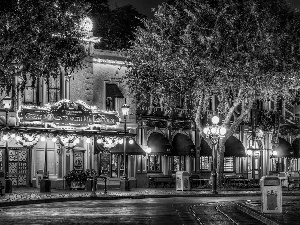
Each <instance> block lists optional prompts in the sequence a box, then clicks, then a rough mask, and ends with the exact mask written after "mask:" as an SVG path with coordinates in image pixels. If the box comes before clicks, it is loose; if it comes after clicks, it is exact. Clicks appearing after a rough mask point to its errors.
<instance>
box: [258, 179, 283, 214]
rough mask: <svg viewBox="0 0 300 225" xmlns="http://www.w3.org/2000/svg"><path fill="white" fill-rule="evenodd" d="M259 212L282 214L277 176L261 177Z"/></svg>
mask: <svg viewBox="0 0 300 225" xmlns="http://www.w3.org/2000/svg"><path fill="white" fill-rule="evenodd" d="M260 187H261V194H262V196H261V212H262V213H282V188H281V182H280V179H279V178H278V177H277V176H263V177H262V178H261V180H260Z"/></svg>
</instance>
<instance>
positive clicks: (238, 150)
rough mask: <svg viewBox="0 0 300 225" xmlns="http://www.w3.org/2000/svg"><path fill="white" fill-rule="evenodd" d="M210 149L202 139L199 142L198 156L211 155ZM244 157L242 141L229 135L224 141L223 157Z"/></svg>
mask: <svg viewBox="0 0 300 225" xmlns="http://www.w3.org/2000/svg"><path fill="white" fill-rule="evenodd" d="M211 155H212V149H211V148H210V147H209V145H208V144H207V142H206V141H205V140H204V139H202V140H201V144H200V156H211ZM232 156H234V157H246V152H245V147H244V145H243V143H242V142H241V141H240V140H239V139H237V138H236V137H234V136H230V137H229V138H228V139H227V140H226V142H225V152H224V157H232Z"/></svg>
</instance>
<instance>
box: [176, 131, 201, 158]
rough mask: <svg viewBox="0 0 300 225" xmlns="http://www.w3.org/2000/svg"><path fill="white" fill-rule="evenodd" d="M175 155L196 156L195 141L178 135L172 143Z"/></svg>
mask: <svg viewBox="0 0 300 225" xmlns="http://www.w3.org/2000/svg"><path fill="white" fill-rule="evenodd" d="M172 146H173V155H176V156H184V155H194V154H195V149H196V147H195V145H194V143H193V141H192V140H191V139H190V138H189V137H188V136H187V135H184V134H176V135H175V137H174V138H173V141H172Z"/></svg>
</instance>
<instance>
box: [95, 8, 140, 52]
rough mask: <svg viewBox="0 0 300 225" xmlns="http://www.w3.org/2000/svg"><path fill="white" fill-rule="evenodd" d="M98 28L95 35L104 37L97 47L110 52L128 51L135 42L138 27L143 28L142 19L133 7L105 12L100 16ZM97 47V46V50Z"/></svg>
mask: <svg viewBox="0 0 300 225" xmlns="http://www.w3.org/2000/svg"><path fill="white" fill-rule="evenodd" d="M97 18H98V19H97V20H98V26H97V27H96V28H95V30H94V34H95V35H97V36H100V37H102V39H101V43H99V44H97V46H101V48H104V49H109V50H113V51H115V50H119V49H127V48H129V47H130V46H131V41H132V40H134V33H135V31H136V29H137V27H139V26H142V25H143V23H142V21H141V19H142V18H145V16H144V15H142V14H140V13H139V12H138V11H137V10H136V9H135V8H134V7H133V6H132V5H125V6H122V7H117V8H116V9H113V10H110V11H106V12H103V13H102V14H101V15H98V17H97ZM97 46H95V47H96V48H97Z"/></svg>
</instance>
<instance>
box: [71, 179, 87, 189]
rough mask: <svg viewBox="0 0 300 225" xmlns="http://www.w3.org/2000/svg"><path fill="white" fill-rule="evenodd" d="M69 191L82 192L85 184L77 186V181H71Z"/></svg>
mask: <svg viewBox="0 0 300 225" xmlns="http://www.w3.org/2000/svg"><path fill="white" fill-rule="evenodd" d="M70 189H71V190H84V189H85V184H79V182H78V181H71V186H70Z"/></svg>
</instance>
